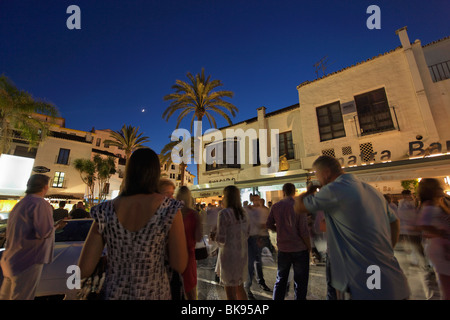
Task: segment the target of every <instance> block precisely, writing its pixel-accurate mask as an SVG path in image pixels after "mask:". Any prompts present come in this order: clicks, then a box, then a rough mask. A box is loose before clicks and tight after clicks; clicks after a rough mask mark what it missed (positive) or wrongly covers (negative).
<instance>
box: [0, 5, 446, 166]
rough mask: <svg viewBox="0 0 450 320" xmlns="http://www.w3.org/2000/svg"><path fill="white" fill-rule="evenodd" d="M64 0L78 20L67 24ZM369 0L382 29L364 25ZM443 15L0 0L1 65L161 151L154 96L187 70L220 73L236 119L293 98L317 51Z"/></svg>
mask: <svg viewBox="0 0 450 320" xmlns="http://www.w3.org/2000/svg"><path fill="white" fill-rule="evenodd" d="M72 4H76V5H78V6H79V7H80V9H81V30H69V29H67V27H66V20H67V18H68V17H69V16H70V15H69V14H67V13H66V9H67V7H68V6H69V5H72ZM371 4H376V5H378V6H379V7H380V8H381V30H369V29H368V28H367V27H366V20H367V18H368V17H369V14H367V13H366V9H367V7H368V6H369V5H371ZM449 16H450V1H448V0H427V1H417V0H411V1H399V0H389V1H372V0H371V1H365V0H359V1H345V0H339V1H302V0H295V1H284V0H183V1H182V0H177V1H174V0H160V1H154V0H145V1H136V0H127V1H125V0H123V1H117V0H115V1H113V0H107V1H106V0H89V1H85V0H70V1H65V0H50V1H44V0H41V1H37V0H35V1H24V0H15V1H11V0H0V74H1V73H4V74H6V75H7V76H8V77H9V78H10V79H11V80H12V81H13V82H14V83H15V84H16V85H17V86H18V87H19V88H21V89H24V90H26V91H28V92H30V93H31V94H32V95H33V96H35V97H38V98H43V99H46V100H47V101H49V102H52V103H54V104H55V105H56V106H57V108H58V109H59V111H60V113H61V116H62V117H64V118H65V119H66V126H67V127H69V128H73V129H78V130H90V129H91V128H92V127H95V128H97V129H106V128H110V129H113V130H118V129H120V128H121V126H122V125H123V124H131V125H133V126H139V127H140V130H141V131H142V132H144V133H145V135H147V136H149V137H150V140H151V142H150V143H149V147H151V148H153V149H154V150H155V151H157V152H159V151H160V150H161V148H162V147H163V146H164V144H165V143H167V142H168V141H169V138H168V137H169V135H170V134H171V132H172V130H173V128H174V127H175V123H176V121H175V120H176V117H174V118H173V120H171V121H169V123H166V122H165V121H164V120H163V119H162V117H161V115H162V113H163V111H164V109H165V108H166V107H167V106H168V105H169V103H168V102H164V101H163V99H162V98H163V96H164V95H166V94H168V93H171V92H172V90H171V86H172V85H173V84H174V83H175V80H176V79H181V80H186V73H187V72H191V73H194V74H195V73H198V72H200V70H201V68H202V67H204V68H205V70H206V73H207V74H210V75H211V76H212V78H214V79H220V80H222V82H223V83H224V87H223V89H226V90H231V91H233V92H234V93H235V96H234V98H232V99H231V100H230V101H231V102H232V103H234V104H235V105H236V106H237V107H238V108H239V110H240V112H239V114H238V115H237V116H236V117H235V118H234V119H233V121H234V122H239V121H242V120H245V119H248V118H252V117H255V116H256V109H257V108H258V107H261V106H265V107H266V108H267V112H271V111H274V110H277V109H280V108H283V107H286V106H290V105H292V104H295V103H298V95H297V90H296V86H297V85H299V84H300V83H302V82H303V81H306V80H313V79H315V77H316V75H315V73H314V68H313V64H314V63H315V62H317V61H319V60H320V59H321V58H322V57H324V56H326V55H327V56H328V57H329V67H328V73H330V72H333V71H336V70H339V69H342V68H345V67H348V66H350V65H353V64H355V63H357V62H360V61H363V60H366V59H368V58H371V57H373V56H376V55H378V54H379V53H383V52H386V51H389V50H391V49H394V48H396V47H398V46H399V45H400V41H399V39H398V37H397V36H396V35H395V31H396V30H397V29H399V28H401V27H403V26H408V34H409V37H410V40H411V42H413V41H414V40H415V39H420V40H421V41H422V44H427V43H429V42H432V41H435V40H438V39H441V38H443V37H446V36H449V35H450V19H449V18H448V17H449ZM143 108H145V109H146V112H145V113H142V112H141V109H143ZM189 119H190V117H189ZM218 125H219V126H224V125H226V122H225V121H224V120H223V121H222V120H219V121H218ZM183 127H185V128H189V121H186V122H185V123H184V126H183ZM203 127H204V129H206V128H207V123H206V122H205V123H204V126H203ZM191 169H194V168H193V167H192V168H191Z"/></svg>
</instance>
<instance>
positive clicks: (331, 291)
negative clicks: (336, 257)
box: [325, 254, 337, 300]
mask: <svg viewBox="0 0 450 320" xmlns="http://www.w3.org/2000/svg"><path fill="white" fill-rule="evenodd" d="M326 259H327V261H326V269H325V274H326V276H327V300H337V294H336V289H335V288H333V287H332V286H331V270H330V268H331V264H330V259H329V256H328V254H326Z"/></svg>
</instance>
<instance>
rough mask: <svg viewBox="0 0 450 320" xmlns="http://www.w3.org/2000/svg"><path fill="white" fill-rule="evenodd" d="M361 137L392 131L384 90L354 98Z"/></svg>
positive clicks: (392, 125) (392, 124) (392, 126)
mask: <svg viewBox="0 0 450 320" xmlns="http://www.w3.org/2000/svg"><path fill="white" fill-rule="evenodd" d="M355 103H356V111H357V113H358V119H359V127H360V129H361V135H366V134H371V133H377V132H383V131H388V130H394V129H395V128H394V123H393V122H392V117H391V111H390V109H389V104H388V101H387V97H386V91H385V90H384V88H381V89H377V90H374V91H371V92H368V93H364V94H360V95H357V96H355Z"/></svg>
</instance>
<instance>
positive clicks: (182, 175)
mask: <svg viewBox="0 0 450 320" xmlns="http://www.w3.org/2000/svg"><path fill="white" fill-rule="evenodd" d="M186 167H187V165H186V164H185V163H184V162H182V163H180V171H181V186H184V176H185V174H186Z"/></svg>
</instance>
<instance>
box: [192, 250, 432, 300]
mask: <svg viewBox="0 0 450 320" xmlns="http://www.w3.org/2000/svg"><path fill="white" fill-rule="evenodd" d="M395 255H396V257H397V259H398V261H399V263H400V266H401V267H402V269H403V271H404V273H405V274H406V276H407V278H408V282H409V285H410V288H411V292H412V295H411V297H410V299H411V300H425V299H426V297H425V291H424V289H423V281H422V280H423V275H424V273H423V272H422V271H420V269H419V268H418V267H417V266H414V265H413V264H411V263H410V262H409V259H408V256H407V255H406V252H405V251H404V250H403V249H402V247H401V245H398V247H397V248H396V251H395ZM214 263H215V262H214V258H211V257H210V258H208V259H207V260H203V261H198V269H197V272H198V299H199V300H226V295H225V291H224V289H223V287H222V286H220V285H219V284H218V283H217V282H215V274H214ZM263 272H264V278H265V280H266V283H267V285H268V286H269V287H270V288H273V286H274V284H275V279H276V265H271V266H267V265H266V266H264V267H263ZM432 280H433V279H432ZM255 282H256V281H254V282H253V286H252V292H253V294H254V296H255V298H256V299H257V300H271V299H272V293H270V292H266V291H263V290H262V289H260V288H259V286H258V285H257V284H256V283H255ZM431 287H432V289H433V291H434V294H433V296H432V297H431V300H439V290H438V287H437V284H436V282H435V280H434V281H432V285H431ZM293 298H294V295H293V283H292V284H291V286H290V290H289V292H288V295H287V296H286V300H293ZM325 298H326V277H325V264H317V265H312V266H310V274H309V284H308V296H307V299H308V300H325Z"/></svg>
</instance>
